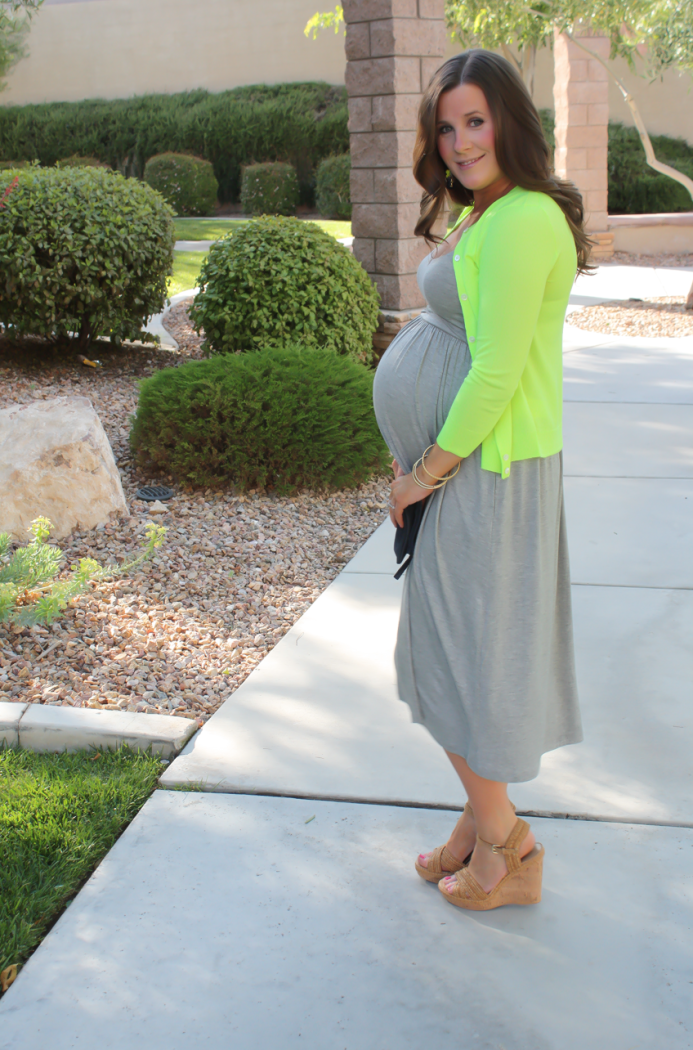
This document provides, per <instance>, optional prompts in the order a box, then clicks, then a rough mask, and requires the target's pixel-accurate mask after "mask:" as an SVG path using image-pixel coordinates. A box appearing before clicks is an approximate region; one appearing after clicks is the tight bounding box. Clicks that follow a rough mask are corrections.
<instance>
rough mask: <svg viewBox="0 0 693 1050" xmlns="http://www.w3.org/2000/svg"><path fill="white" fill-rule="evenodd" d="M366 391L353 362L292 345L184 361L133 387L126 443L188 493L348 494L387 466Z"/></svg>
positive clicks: (365, 375) (361, 370) (365, 378)
mask: <svg viewBox="0 0 693 1050" xmlns="http://www.w3.org/2000/svg"><path fill="white" fill-rule="evenodd" d="M372 388H373V373H372V372H371V371H370V370H369V369H368V368H365V367H364V366H363V365H361V364H358V362H356V361H350V360H349V359H347V358H344V357H339V356H338V355H337V354H335V353H334V352H331V351H328V352H326V351H324V350H317V349H312V348H307V347H300V346H298V345H294V346H287V347H282V348H271V349H264V350H258V351H257V352H255V353H252V354H224V355H221V356H218V357H215V358H213V359H212V360H210V361H188V362H186V363H185V364H183V365H181V366H180V367H179V368H164V369H162V370H161V371H158V372H155V373H154V375H153V376H151V377H150V378H148V379H145V380H143V381H142V383H141V384H140V396H139V403H138V406H137V414H136V415H135V416H134V417H133V421H132V423H133V425H132V431H131V434H130V444H131V446H132V448H133V451H134V452H135V454H136V456H137V458H138V460H139V462H140V463H141V464H142V465H143V466H144V467H146V469H148V470H152V471H162V472H164V473H166V474H172V475H174V476H175V477H176V478H178V479H179V480H180V481H181V482H186V483H189V484H192V485H194V486H205V487H218V486H224V485H234V486H236V487H237V489H239V490H241V491H244V490H246V489H249V488H270V489H273V490H274V491H275V492H277V493H278V494H280V495H286V494H290V493H293V492H296V491H297V490H298V489H301V488H312V489H316V488H317V489H336V488H354V487H355V486H357V485H359V484H361V483H362V482H364V481H366V480H367V479H368V478H369V477H370V476H371V475H372V474H373V473H374V472H376V471H382V470H384V469H385V468H386V465H387V462H388V453H387V450H386V448H385V444H384V442H383V440H382V438H381V436H380V432H379V430H378V426H377V423H376V420H375V415H374V413H373V402H372Z"/></svg>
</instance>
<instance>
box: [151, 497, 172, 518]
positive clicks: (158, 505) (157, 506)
mask: <svg viewBox="0 0 693 1050" xmlns="http://www.w3.org/2000/svg"><path fill="white" fill-rule="evenodd" d="M148 510H149V513H150V514H166V512H167V511H168V507H167V506H166V505H165V504H164V503H162V502H161V500H160V499H157V500H154V502H153V503H150V504H149V507H148Z"/></svg>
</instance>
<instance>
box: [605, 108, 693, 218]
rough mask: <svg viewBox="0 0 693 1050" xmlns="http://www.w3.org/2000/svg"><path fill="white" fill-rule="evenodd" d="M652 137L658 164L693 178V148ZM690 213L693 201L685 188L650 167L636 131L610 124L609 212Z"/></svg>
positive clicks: (660, 136) (667, 139) (673, 140)
mask: <svg viewBox="0 0 693 1050" xmlns="http://www.w3.org/2000/svg"><path fill="white" fill-rule="evenodd" d="M650 137H651V139H652V146H653V149H654V152H655V156H656V158H657V160H661V161H663V162H664V163H665V164H669V165H670V166H671V167H672V168H677V169H678V171H680V172H682V173H683V174H684V175H688V176H689V178H693V146H689V145H688V143H687V142H685V141H684V139H673V138H669V136H668V135H651V136H650ZM691 210H693V200H692V199H691V195H690V193H689V192H688V190H687V189H686V188H685V186H682V185H681V183H680V182H675V181H674V180H673V179H671V178H669V177H668V176H667V175H660V174H659V173H658V172H656V171H655V170H654V168H651V167H650V166H649V165H648V163H647V161H646V160H645V151H644V149H643V148H642V143H641V141H640V136H639V135H638V132H637V130H636V129H635V128H629V127H626V126H625V125H623V124H618V123H616V122H615V121H614V122H612V123H610V124H609V211H610V212H611V213H612V214H619V213H625V214H626V215H641V214H646V213H648V212H654V213H657V212H668V211H691Z"/></svg>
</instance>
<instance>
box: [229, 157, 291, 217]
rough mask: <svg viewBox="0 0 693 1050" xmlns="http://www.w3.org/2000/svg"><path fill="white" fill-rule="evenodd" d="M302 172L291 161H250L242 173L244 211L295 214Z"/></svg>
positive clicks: (246, 212) (256, 213) (242, 205)
mask: <svg viewBox="0 0 693 1050" xmlns="http://www.w3.org/2000/svg"><path fill="white" fill-rule="evenodd" d="M297 204H298V176H297V175H296V169H295V168H293V167H292V166H291V164H282V163H280V162H279V161H275V162H272V163H271V164H249V165H248V166H247V168H243V172H242V176H241V209H242V211H243V214H244V215H295V213H296V206H297Z"/></svg>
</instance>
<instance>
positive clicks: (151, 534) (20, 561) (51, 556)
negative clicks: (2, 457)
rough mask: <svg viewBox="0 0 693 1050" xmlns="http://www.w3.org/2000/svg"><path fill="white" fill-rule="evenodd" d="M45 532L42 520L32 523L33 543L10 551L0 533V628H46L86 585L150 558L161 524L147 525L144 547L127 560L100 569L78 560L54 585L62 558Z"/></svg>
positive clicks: (160, 537)
mask: <svg viewBox="0 0 693 1050" xmlns="http://www.w3.org/2000/svg"><path fill="white" fill-rule="evenodd" d="M51 528H52V526H51V523H50V521H49V520H48V518H36V519H35V520H34V521H32V523H31V527H30V532H31V534H32V536H33V539H32V540H31V542H30V543H28V544H27V546H26V547H18V548H17V549H16V550H14V551H11V549H10V546H11V545H10V537H9V535H8V533H6V532H3V533H0V623H7V622H10V623H16V624H18V625H19V626H21V627H28V626H31V624H35V623H52V622H53V620H56V619H57V618H58V617H59V616H60V615H61V614H62V613H63V612H64V611H65V609H66V608H67V606H68V605H69V604H70V602H71V601H72V600H73V599H74V598H77V597H79V595H80V594H83V593H84V591H86V589H87V588H88V586H89V584H90V583H91V582H92V581H96V580H103V579H105V578H106V577H109V576H122V575H124V574H126V573H128V572H130V571H131V570H132V569H134V568H135V567H136V566H138V565H140V564H141V563H142V562H143V561H146V559H147V558H150V557H151V556H152V554H153V553H154V551H155V550H157V549H158V548H159V547H160V546H161V545H162V543H163V542H164V535H165V534H166V529H165V527H164V526H163V525H155V524H154V523H153V522H149V523H148V524H147V529H146V531H147V541H146V545H145V548H144V550H143V551H142V553H141V554H140V555H138V557H137V558H135V559H134V560H133V561H130V562H127V563H125V564H124V565H120V566H115V565H108V566H106V567H105V568H101V567H100V566H99V564H98V563H97V562H96V561H94V559H93V558H81V559H80V562H79V566H78V567H77V568H76V569H75V570H74V571H73V572H72V574H71V575H69V576H68V577H67V578H66V579H63V580H58V579H56V577H57V576H58V573H59V572H60V562H61V561H62V557H63V553H62V551H61V550H60V548H59V547H55V546H51V545H49V544H48V543H47V542H46V541H47V539H48V536H49V535H50V531H51Z"/></svg>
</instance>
